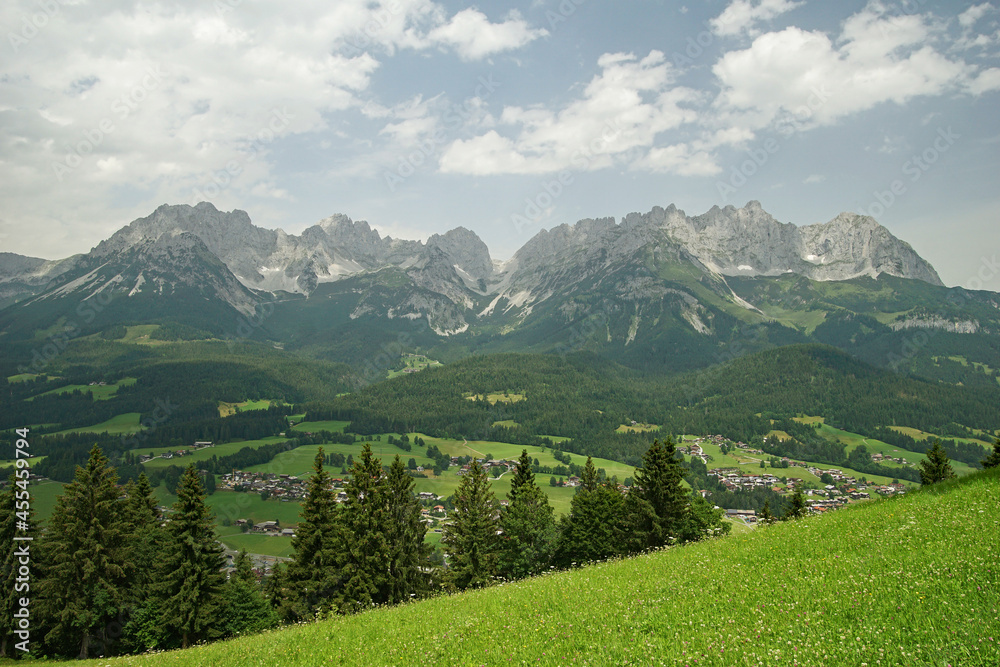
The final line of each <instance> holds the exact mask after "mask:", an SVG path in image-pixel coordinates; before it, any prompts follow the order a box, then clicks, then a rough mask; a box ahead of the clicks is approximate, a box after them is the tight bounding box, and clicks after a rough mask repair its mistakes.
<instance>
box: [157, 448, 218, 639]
mask: <svg viewBox="0 0 1000 667" xmlns="http://www.w3.org/2000/svg"><path fill="white" fill-rule="evenodd" d="M169 518H170V521H169V522H168V523H167V544H166V553H165V556H164V567H163V570H162V573H161V575H160V576H161V579H160V581H159V583H158V589H159V594H160V598H161V600H162V605H161V615H160V619H161V622H162V624H163V627H164V628H165V629H167V630H168V631H169V632H171V633H172V634H174V635H175V636H179V638H180V642H181V648H187V647H188V646H190V645H191V644H192V643H193V642H195V641H197V640H199V639H210V638H212V637H214V636H218V634H219V631H218V628H217V626H218V623H219V619H220V615H221V614H220V611H221V610H220V603H221V602H222V586H223V583H224V581H225V577H224V575H223V574H222V567H223V565H224V564H225V563H224V559H223V557H222V552H223V549H222V545H220V544H219V543H218V542H217V541H216V537H215V526H214V521H213V516H212V514H211V512H210V511H209V509H208V506H206V505H205V493H204V491H203V489H202V487H201V477H200V475H199V474H198V471H197V470H195V468H194V465H189V466H188V467H187V469H186V470H185V471H184V475H183V476H182V477H181V481H180V483H179V484H178V485H177V502H176V503H174V507H173V512H172V513H171V514H170V517H169Z"/></svg>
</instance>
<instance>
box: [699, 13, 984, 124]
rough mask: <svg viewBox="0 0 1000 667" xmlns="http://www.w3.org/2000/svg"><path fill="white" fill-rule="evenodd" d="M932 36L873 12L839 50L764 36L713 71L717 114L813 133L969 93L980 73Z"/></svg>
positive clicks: (911, 21) (925, 28) (854, 22)
mask: <svg viewBox="0 0 1000 667" xmlns="http://www.w3.org/2000/svg"><path fill="white" fill-rule="evenodd" d="M933 30H936V28H932V26H931V22H930V20H929V19H928V18H926V17H921V16H904V17H891V18H887V17H882V16H880V15H879V14H878V13H876V12H875V11H873V10H872V9H870V8H869V9H865V10H863V11H862V12H859V13H858V14H855V15H854V16H852V17H850V18H849V19H848V20H847V21H846V22H845V23H844V28H843V31H842V33H841V35H840V37H839V39H838V43H837V44H835V43H834V42H833V41H832V40H831V39H830V37H828V36H827V35H826V34H824V33H822V32H819V31H806V30H802V29H801V28H796V27H790V28H786V29H785V30H782V31H780V32H771V33H767V34H764V35H761V36H760V37H758V38H757V39H755V40H754V42H753V44H751V46H750V47H749V48H747V49H744V50H740V51H731V52H729V53H727V54H725V55H724V56H723V57H722V58H720V59H719V61H718V62H717V63H716V64H715V66H714V67H713V72H714V73H715V75H716V77H717V78H718V80H719V82H720V84H721V86H722V92H721V94H720V95H719V97H718V99H717V100H716V107H717V109H719V111H720V112H722V113H723V117H725V118H726V119H727V120H730V121H732V122H736V123H742V124H744V125H745V126H746V127H749V128H751V129H760V128H763V127H767V126H770V125H772V124H774V123H778V124H784V125H785V126H786V127H789V128H793V129H807V128H809V127H814V126H817V125H828V124H831V123H834V122H836V121H837V120H839V119H841V118H843V117H845V116H847V115H850V114H854V113H858V112H860V111H864V110H867V109H870V108H872V107H874V106H876V105H878V104H882V103H884V102H890V101H891V102H896V103H897V104H904V103H905V102H907V101H908V100H910V99H912V98H914V97H917V96H934V95H940V94H943V93H944V92H946V91H953V90H955V89H956V88H960V87H966V88H968V82H969V77H970V75H971V73H972V72H973V71H974V70H975V68H974V67H973V66H971V65H969V64H967V63H965V62H964V61H962V60H951V59H949V58H948V57H946V56H945V55H942V54H941V53H940V52H938V51H937V50H935V49H934V47H933V46H931V45H929V44H928V41H929V39H928V37H929V35H930V34H931V33H932V31H933Z"/></svg>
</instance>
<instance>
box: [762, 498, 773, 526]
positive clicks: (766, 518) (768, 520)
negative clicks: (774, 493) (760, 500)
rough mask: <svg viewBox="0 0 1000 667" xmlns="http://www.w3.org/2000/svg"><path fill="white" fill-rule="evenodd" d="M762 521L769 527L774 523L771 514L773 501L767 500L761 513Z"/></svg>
mask: <svg viewBox="0 0 1000 667" xmlns="http://www.w3.org/2000/svg"><path fill="white" fill-rule="evenodd" d="M760 521H761V523H763V524H764V525H765V526H769V525H771V524H772V523H774V515H773V514H771V501H770V500H765V501H764V507H763V508H762V509H761V511H760Z"/></svg>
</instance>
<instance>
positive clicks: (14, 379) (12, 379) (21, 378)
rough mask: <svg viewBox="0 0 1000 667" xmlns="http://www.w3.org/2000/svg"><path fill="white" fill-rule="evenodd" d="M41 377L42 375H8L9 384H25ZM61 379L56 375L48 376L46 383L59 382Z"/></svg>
mask: <svg viewBox="0 0 1000 667" xmlns="http://www.w3.org/2000/svg"><path fill="white" fill-rule="evenodd" d="M38 377H41V373H18V374H17V375H8V376H7V382H9V383H11V384H14V383H16V382H24V381H26V380H34V379H35V378H38ZM58 379H59V377H58V376H56V375H48V376H46V381H52V380H58Z"/></svg>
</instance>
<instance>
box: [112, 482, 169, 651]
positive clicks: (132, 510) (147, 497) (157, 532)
mask: <svg viewBox="0 0 1000 667" xmlns="http://www.w3.org/2000/svg"><path fill="white" fill-rule="evenodd" d="M125 496H126V497H125V500H124V503H123V505H124V506H123V507H122V518H123V520H124V522H125V545H126V550H127V553H128V563H127V567H126V571H127V573H128V587H127V594H126V608H127V612H128V617H127V620H126V623H125V627H124V629H123V632H122V644H123V649H124V650H126V651H133V652H138V651H146V650H149V649H152V648H159V647H161V646H162V645H163V642H164V640H165V638H166V637H165V635H164V633H163V629H162V626H161V624H160V600H159V598H158V597H157V595H156V594H155V584H156V576H157V573H158V571H159V568H160V561H161V558H162V554H163V551H164V548H165V546H166V543H167V542H166V539H167V534H166V531H165V530H164V529H163V527H162V525H161V524H162V522H163V517H162V516H161V514H160V510H159V507H158V503H157V501H156V496H155V495H154V494H153V488H152V487H151V486H150V484H149V479H148V478H147V477H146V473H141V474H140V475H139V479H138V480H137V481H135V482H129V483H128V484H126V485H125Z"/></svg>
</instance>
